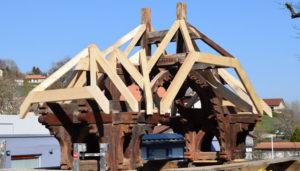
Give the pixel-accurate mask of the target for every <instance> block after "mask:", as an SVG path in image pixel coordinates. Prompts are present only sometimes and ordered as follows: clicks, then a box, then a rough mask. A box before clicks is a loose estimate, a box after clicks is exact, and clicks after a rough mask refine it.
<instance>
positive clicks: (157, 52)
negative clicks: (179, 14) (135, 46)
mask: <svg viewBox="0 0 300 171" xmlns="http://www.w3.org/2000/svg"><path fill="white" fill-rule="evenodd" d="M178 28H179V21H175V22H174V24H173V25H172V27H171V28H170V30H169V31H168V33H167V34H166V36H165V38H164V39H163V40H162V42H161V43H160V44H159V46H158V48H157V49H156V50H155V52H154V53H153V55H152V56H151V58H150V59H149V61H148V67H147V68H148V69H149V71H151V70H152V68H153V67H154V65H155V64H156V62H157V60H158V58H159V57H160V56H161V55H162V53H163V52H164V50H165V48H166V47H167V45H168V43H169V42H170V40H171V39H172V37H173V36H174V35H175V33H176V31H177V30H178Z"/></svg>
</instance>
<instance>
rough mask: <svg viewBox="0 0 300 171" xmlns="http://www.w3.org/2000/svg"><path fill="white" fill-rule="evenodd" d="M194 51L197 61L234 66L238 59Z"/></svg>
mask: <svg viewBox="0 0 300 171" xmlns="http://www.w3.org/2000/svg"><path fill="white" fill-rule="evenodd" d="M196 53H197V57H198V60H197V62H200V63H205V64H213V65H218V66H223V67H230V68H234V67H235V66H236V64H237V62H238V59H236V58H229V57H224V56H219V55H213V54H209V53H203V52H196Z"/></svg>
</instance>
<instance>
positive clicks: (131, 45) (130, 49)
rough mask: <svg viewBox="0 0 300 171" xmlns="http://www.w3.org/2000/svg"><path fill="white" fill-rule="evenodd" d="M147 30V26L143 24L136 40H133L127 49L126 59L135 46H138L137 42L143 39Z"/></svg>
mask: <svg viewBox="0 0 300 171" xmlns="http://www.w3.org/2000/svg"><path fill="white" fill-rule="evenodd" d="M145 30H146V24H142V25H141V27H140V30H139V31H138V32H137V33H136V35H135V36H134V38H133V39H132V40H131V42H130V44H129V45H128V46H127V48H126V49H125V51H124V54H125V56H126V57H128V55H129V54H130V52H131V51H132V49H133V48H134V46H135V45H136V44H137V42H138V41H139V40H140V39H141V37H142V35H143V34H144V32H145Z"/></svg>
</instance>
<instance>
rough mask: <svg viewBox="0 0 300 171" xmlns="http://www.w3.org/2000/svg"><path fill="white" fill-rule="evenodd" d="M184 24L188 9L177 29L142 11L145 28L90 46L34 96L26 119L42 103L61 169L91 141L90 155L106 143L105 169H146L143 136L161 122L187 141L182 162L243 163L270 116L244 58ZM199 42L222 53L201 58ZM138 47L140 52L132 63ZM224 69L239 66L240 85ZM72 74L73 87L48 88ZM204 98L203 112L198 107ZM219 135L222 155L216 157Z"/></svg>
mask: <svg viewBox="0 0 300 171" xmlns="http://www.w3.org/2000/svg"><path fill="white" fill-rule="evenodd" d="M186 19H187V17H186V4H185V3H178V4H177V11H176V21H175V22H174V24H173V25H172V26H171V28H170V29H169V30H163V31H154V28H153V27H152V25H151V12H150V9H149V8H143V9H141V25H139V26H138V27H136V28H135V29H134V30H132V31H131V32H129V33H128V34H126V35H125V36H124V37H122V38H121V39H120V40H118V41H117V42H115V43H114V44H113V45H111V46H110V47H108V48H107V49H105V50H103V51H100V50H99V49H98V47H97V46H96V45H90V46H88V47H87V48H85V49H84V50H83V51H81V52H80V53H79V54H78V55H76V56H75V57H74V58H72V59H71V60H70V61H68V62H67V63H66V64H65V65H63V66H62V67H61V68H60V69H59V70H57V71H56V72H55V73H53V74H52V75H51V76H49V77H48V78H47V79H46V80H45V81H44V82H42V83H41V84H40V85H38V86H37V87H36V88H34V89H33V90H32V91H31V92H30V93H29V94H28V96H27V97H26V99H25V101H24V102H23V104H22V105H21V108H20V110H21V111H20V113H21V114H20V117H21V118H24V117H25V116H26V113H27V112H28V109H29V108H30V106H31V105H32V104H34V103H37V104H39V113H40V114H41V116H40V117H39V122H41V123H42V124H44V125H45V126H46V127H47V128H48V129H49V130H50V133H51V134H53V135H55V137H56V138H57V139H58V141H59V143H60V147H61V169H71V168H72V162H73V158H72V147H73V143H87V152H97V151H99V143H108V144H109V151H108V152H107V164H108V165H107V170H122V169H125V170H127V169H138V168H141V167H143V164H144V163H143V159H142V158H141V150H140V143H141V137H142V136H143V135H145V134H148V133H151V132H152V130H153V128H154V126H156V125H157V124H164V125H168V126H170V128H172V129H173V131H174V132H176V133H179V134H182V135H183V136H184V137H185V143H186V145H185V153H184V158H186V159H187V160H188V161H190V162H201V161H218V162H222V163H230V162H232V161H233V160H234V159H242V158H244V157H245V138H246V136H247V135H248V134H249V131H252V130H253V128H254V127H255V125H256V123H257V122H258V121H260V120H261V116H262V115H263V112H265V113H266V114H268V115H270V116H271V114H272V113H271V110H270V108H269V107H268V106H267V105H266V104H265V103H264V102H263V101H262V100H261V99H260V98H259V97H258V95H257V94H256V92H255V90H254V88H253V86H252V85H251V83H250V81H249V79H248V77H247V75H246V73H245V71H244V69H243V68H242V65H241V64H240V62H239V60H238V59H237V58H235V57H233V56H232V55H231V54H230V53H228V52H227V51H226V50H224V49H223V48H222V47H220V46H219V45H217V44H216V43H215V42H213V41H212V40H211V39H209V38H208V37H207V36H205V35H204V34H203V33H201V32H200V31H199V30H197V29H196V28H195V27H194V26H192V25H191V24H189V23H188V22H187V20H186ZM197 39H199V40H201V41H203V42H204V43H206V44H207V45H209V46H210V47H211V48H213V49H214V50H215V51H216V52H218V53H219V54H220V55H214V54H209V53H204V52H200V50H199V47H198V46H197V43H196V41H195V40H197ZM127 42H128V46H127V47H126V48H125V50H123V51H122V50H120V49H119V48H120V47H121V46H122V45H124V44H126V43H127ZM170 42H175V43H176V53H175V54H167V51H166V47H167V45H168V44H169V43H170ZM134 47H140V50H139V51H137V52H136V53H134V54H133V55H132V56H131V57H129V55H130V54H131V53H132V50H133V49H134ZM152 52H153V53H152ZM225 68H233V69H234V70H235V72H236V73H237V75H238V77H239V79H240V81H239V80H238V79H236V78H235V77H234V76H232V75H231V74H230V73H229V72H227V71H226V70H225ZM69 71H72V72H73V75H72V77H71V78H70V82H69V84H68V86H67V87H65V88H62V89H49V87H50V86H51V85H52V84H53V83H55V82H56V81H57V80H58V79H59V78H60V77H62V76H64V75H65V74H66V73H67V72H69ZM226 84H227V85H228V86H229V87H231V90H230V89H228V88H227V87H226ZM188 89H191V90H192V91H193V92H194V94H192V96H191V97H188V96H187V95H186V92H187V90H188ZM186 99H189V101H188V103H184V100H186ZM199 100H200V102H201V108H193V107H192V106H193V104H194V103H195V102H197V101H199ZM154 104H155V105H154ZM154 106H155V107H154ZM214 136H216V137H217V139H218V141H219V143H220V151H219V152H212V151H211V142H212V138H213V137H214Z"/></svg>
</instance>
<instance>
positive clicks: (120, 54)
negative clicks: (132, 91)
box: [115, 49, 144, 89]
mask: <svg viewBox="0 0 300 171" xmlns="http://www.w3.org/2000/svg"><path fill="white" fill-rule="evenodd" d="M115 51H116V53H117V59H118V60H119V61H120V62H121V64H122V65H123V66H124V68H125V69H126V71H127V72H128V73H129V74H130V76H131V77H132V78H133V79H134V81H135V82H136V83H137V84H138V85H139V86H140V87H141V89H143V88H144V81H143V76H142V75H141V73H140V72H139V71H138V70H137V69H136V67H135V66H134V65H133V64H132V63H131V62H130V60H129V59H128V58H127V56H126V54H124V53H123V52H122V51H121V50H119V49H115Z"/></svg>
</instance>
